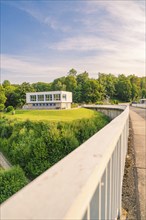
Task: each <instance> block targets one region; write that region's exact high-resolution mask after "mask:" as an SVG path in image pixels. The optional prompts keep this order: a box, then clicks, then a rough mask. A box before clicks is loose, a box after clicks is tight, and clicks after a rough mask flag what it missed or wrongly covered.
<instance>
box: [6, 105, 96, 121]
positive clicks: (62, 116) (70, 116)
mask: <svg viewBox="0 0 146 220" xmlns="http://www.w3.org/2000/svg"><path fill="white" fill-rule="evenodd" d="M94 114H95V112H94V111H93V110H89V109H84V108H79V109H68V110H16V111H15V115H12V113H5V114H4V115H3V116H6V117H7V118H9V119H18V120H20V121H24V120H27V119H29V120H31V121H72V120H77V119H82V118H91V117H92V116H93V115H94Z"/></svg>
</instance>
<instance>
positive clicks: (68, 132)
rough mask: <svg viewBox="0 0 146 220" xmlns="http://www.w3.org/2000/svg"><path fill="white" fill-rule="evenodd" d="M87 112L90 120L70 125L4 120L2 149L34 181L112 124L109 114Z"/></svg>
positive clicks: (0, 126) (0, 132) (1, 123)
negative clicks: (109, 123)
mask: <svg viewBox="0 0 146 220" xmlns="http://www.w3.org/2000/svg"><path fill="white" fill-rule="evenodd" d="M77 110H86V109H77ZM71 111H72V113H73V112H76V111H75V110H71ZM87 111H88V112H89V115H90V117H88V118H84V119H78V120H72V121H69V122H65V121H64V122H59V121H58V122H45V121H30V120H26V121H17V120H9V119H5V118H2V119H1V120H0V150H1V151H2V152H3V153H4V154H5V155H6V157H7V158H8V159H9V160H10V162H11V163H12V164H13V165H20V167H21V168H22V169H23V170H24V172H25V174H26V176H27V177H28V178H29V179H34V178H35V177H37V176H38V175H40V174H41V173H42V172H44V171H45V170H46V169H48V168H49V167H51V166H52V165H53V164H55V163H56V162H58V161H59V160H60V159H62V158H63V157H65V156H66V155H67V154H68V153H70V152H71V151H73V150H74V149H75V148H77V147H78V146H79V145H80V144H81V143H83V142H84V141H86V140H87V139H88V138H89V137H91V136H92V135H93V134H95V133H96V132H97V131H98V130H100V129H101V128H102V127H104V126H105V125H106V124H107V123H108V122H109V118H108V117H106V116H105V115H103V114H101V113H99V112H95V111H91V110H87ZM87 111H86V113H87ZM56 112H57V111H56ZM60 112H62V113H63V112H68V111H66V110H64V111H60ZM79 112H80V111H79ZM81 112H82V111H81ZM75 115H76V113H75ZM89 115H88V116H89ZM72 117H73V116H72Z"/></svg>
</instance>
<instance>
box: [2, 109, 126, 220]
mask: <svg viewBox="0 0 146 220" xmlns="http://www.w3.org/2000/svg"><path fill="white" fill-rule="evenodd" d="M118 108H119V107H118ZM121 108H123V107H121ZM124 108H125V109H124V110H123V112H122V113H121V114H120V115H119V116H117V117H116V118H115V119H113V120H112V121H111V122H110V123H109V124H108V125H107V126H105V127H104V128H103V129H101V130H100V131H99V132H98V133H96V134H95V135H93V136H92V137H91V138H90V139H88V140H87V141H86V142H85V143H83V144H82V145H81V146H80V147H79V148H77V149H76V150H74V151H73V152H72V153H70V154H69V155H68V156H66V157H65V158H64V159H62V160H61V161H59V162H58V163H57V164H55V165H54V166H53V167H52V168H50V169H49V170H47V171H46V172H44V173H43V174H42V175H40V176H39V177H38V178H36V179H35V180H34V181H32V182H31V183H30V184H28V185H27V186H26V187H24V188H23V189H22V190H20V191H19V192H18V193H16V194H15V195H13V196H12V197H11V198H10V199H8V200H7V201H6V202H4V203H3V204H2V206H1V219H3V220H4V219H5V220H6V219H7V220H8V219H15V220H17V219H19V220H21V219H27V220H28V219H29V220H30V219H35V220H39V219H40V220H41V219H46V220H63V219H64V220H65V219H66V220H79V219H84V220H90V219H116V218H117V217H118V215H120V210H121V195H122V180H123V174H124V165H125V157H126V152H127V140H128V131H129V107H128V106H127V107H124Z"/></svg>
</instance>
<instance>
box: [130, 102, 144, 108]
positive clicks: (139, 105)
mask: <svg viewBox="0 0 146 220" xmlns="http://www.w3.org/2000/svg"><path fill="white" fill-rule="evenodd" d="M132 106H133V107H137V108H146V103H143V104H132Z"/></svg>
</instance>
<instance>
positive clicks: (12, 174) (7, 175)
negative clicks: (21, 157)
mask: <svg viewBox="0 0 146 220" xmlns="http://www.w3.org/2000/svg"><path fill="white" fill-rule="evenodd" d="M27 183H28V180H27V179H26V177H25V175H24V172H23V170H22V169H21V168H20V167H19V166H15V167H12V168H11V169H9V170H0V203H2V202H4V201H5V200H6V199H8V198H9V197H10V196H12V195H13V194H14V193H16V192H17V191H18V190H20V189H21V188H22V187H23V186H25V185H26V184H27Z"/></svg>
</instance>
